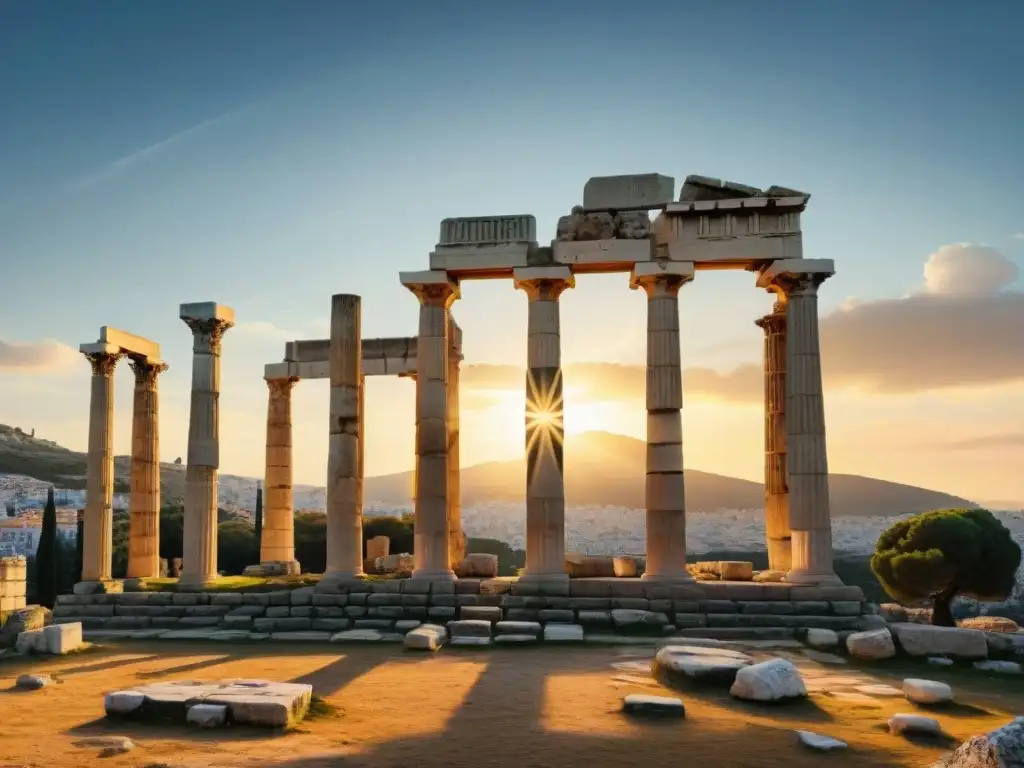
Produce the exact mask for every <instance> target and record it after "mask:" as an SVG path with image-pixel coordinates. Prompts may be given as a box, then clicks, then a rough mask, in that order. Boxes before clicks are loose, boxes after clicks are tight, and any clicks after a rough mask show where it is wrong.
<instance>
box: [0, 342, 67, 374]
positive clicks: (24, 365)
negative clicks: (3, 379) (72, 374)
mask: <svg viewBox="0 0 1024 768" xmlns="http://www.w3.org/2000/svg"><path fill="white" fill-rule="evenodd" d="M77 357H78V353H77V352H75V350H73V349H72V348H71V347H69V346H67V345H66V344H62V343H60V342H59V341H54V340H52V339H46V340H44V341H34V342H17V341H11V342H9V341H2V340H0V370H6V371H14V372H16V373H39V372H41V371H56V370H65V369H67V368H70V367H71V364H72V363H73V362H74V361H75V359H76V358H77Z"/></svg>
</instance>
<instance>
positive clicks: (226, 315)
mask: <svg viewBox="0 0 1024 768" xmlns="http://www.w3.org/2000/svg"><path fill="white" fill-rule="evenodd" d="M178 317H180V318H181V319H182V320H190V319H194V320H224V321H226V322H229V323H232V324H234V322H235V310H233V309H232V308H231V307H226V306H224V305H223V304H218V303H217V302H215V301H198V302H192V303H191V304H182V305H181V306H180V307H179V308H178Z"/></svg>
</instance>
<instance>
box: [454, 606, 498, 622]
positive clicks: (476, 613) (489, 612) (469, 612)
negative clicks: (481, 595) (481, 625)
mask: <svg viewBox="0 0 1024 768" xmlns="http://www.w3.org/2000/svg"><path fill="white" fill-rule="evenodd" d="M459 618H461V619H463V620H474V619H477V620H481V621H491V622H494V621H501V620H502V612H501V608H498V607H495V606H489V605H488V606H483V605H467V606H464V607H463V608H462V610H461V611H460V612H459Z"/></svg>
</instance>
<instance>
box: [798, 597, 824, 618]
mask: <svg viewBox="0 0 1024 768" xmlns="http://www.w3.org/2000/svg"><path fill="white" fill-rule="evenodd" d="M792 605H793V613H795V614H798V615H800V616H823V615H825V614H827V613H829V603H828V602H826V601H825V600H794V601H793V603H792Z"/></svg>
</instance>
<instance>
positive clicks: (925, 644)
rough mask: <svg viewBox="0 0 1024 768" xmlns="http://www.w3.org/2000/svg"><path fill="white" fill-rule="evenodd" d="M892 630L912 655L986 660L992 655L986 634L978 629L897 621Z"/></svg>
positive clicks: (905, 650) (905, 649)
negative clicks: (989, 651) (899, 622)
mask: <svg viewBox="0 0 1024 768" xmlns="http://www.w3.org/2000/svg"><path fill="white" fill-rule="evenodd" d="M890 629H891V630H892V631H893V632H894V633H895V635H896V637H897V638H898V639H899V641H900V647H901V648H902V649H903V651H904V653H906V654H907V655H908V656H950V657H952V658H962V659H984V658H986V657H987V656H988V643H987V642H986V641H985V633H984V632H981V631H979V630H976V629H960V628H959V627H936V626H933V625H931V624H912V623H905V624H893V625H892V626H891V627H890Z"/></svg>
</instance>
